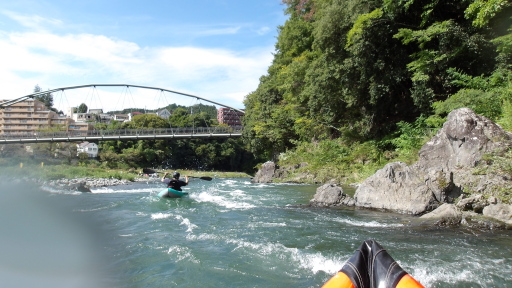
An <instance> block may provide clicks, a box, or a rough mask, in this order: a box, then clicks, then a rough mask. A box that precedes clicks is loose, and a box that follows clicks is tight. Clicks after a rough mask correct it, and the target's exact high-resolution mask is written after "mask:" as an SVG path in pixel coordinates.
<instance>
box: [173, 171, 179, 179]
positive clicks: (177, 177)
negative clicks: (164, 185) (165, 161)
mask: <svg viewBox="0 0 512 288" xmlns="http://www.w3.org/2000/svg"><path fill="white" fill-rule="evenodd" d="M172 178H174V179H180V173H179V172H177V171H175V172H174V173H172Z"/></svg>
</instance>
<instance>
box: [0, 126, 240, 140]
mask: <svg viewBox="0 0 512 288" xmlns="http://www.w3.org/2000/svg"><path fill="white" fill-rule="evenodd" d="M239 133H242V126H234V127H233V126H229V127H225V126H222V127H221V126H219V127H185V128H148V129H118V130H87V131H53V132H42V131H37V132H17V133H4V134H0V139H3V140H8V139H34V138H36V139H37V138H45V139H46V138H66V137H95V136H98V137H108V136H146V135H194V134H212V135H218V134H239Z"/></svg>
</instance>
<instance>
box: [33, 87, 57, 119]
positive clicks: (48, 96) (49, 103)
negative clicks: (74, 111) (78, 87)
mask: <svg viewBox="0 0 512 288" xmlns="http://www.w3.org/2000/svg"><path fill="white" fill-rule="evenodd" d="M42 92H43V89H41V87H39V85H36V86H35V87H34V93H40V94H38V95H37V96H36V97H35V98H34V99H35V100H38V101H41V102H43V103H44V105H45V106H46V107H47V108H48V109H50V110H52V111H54V112H57V109H55V108H53V94H52V93H42Z"/></svg>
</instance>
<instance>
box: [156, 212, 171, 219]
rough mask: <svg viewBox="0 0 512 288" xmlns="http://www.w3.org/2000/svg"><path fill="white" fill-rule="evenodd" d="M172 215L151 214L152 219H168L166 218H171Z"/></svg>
mask: <svg viewBox="0 0 512 288" xmlns="http://www.w3.org/2000/svg"><path fill="white" fill-rule="evenodd" d="M171 216H172V215H171V214H169V213H153V214H151V219H154V220H156V219H166V218H169V217H171Z"/></svg>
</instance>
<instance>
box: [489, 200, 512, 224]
mask: <svg viewBox="0 0 512 288" xmlns="http://www.w3.org/2000/svg"><path fill="white" fill-rule="evenodd" d="M483 214H484V216H487V217H491V218H495V219H498V220H500V221H503V222H505V223H506V224H509V225H512V205H507V204H491V205H489V206H486V207H485V208H484V209H483Z"/></svg>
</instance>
